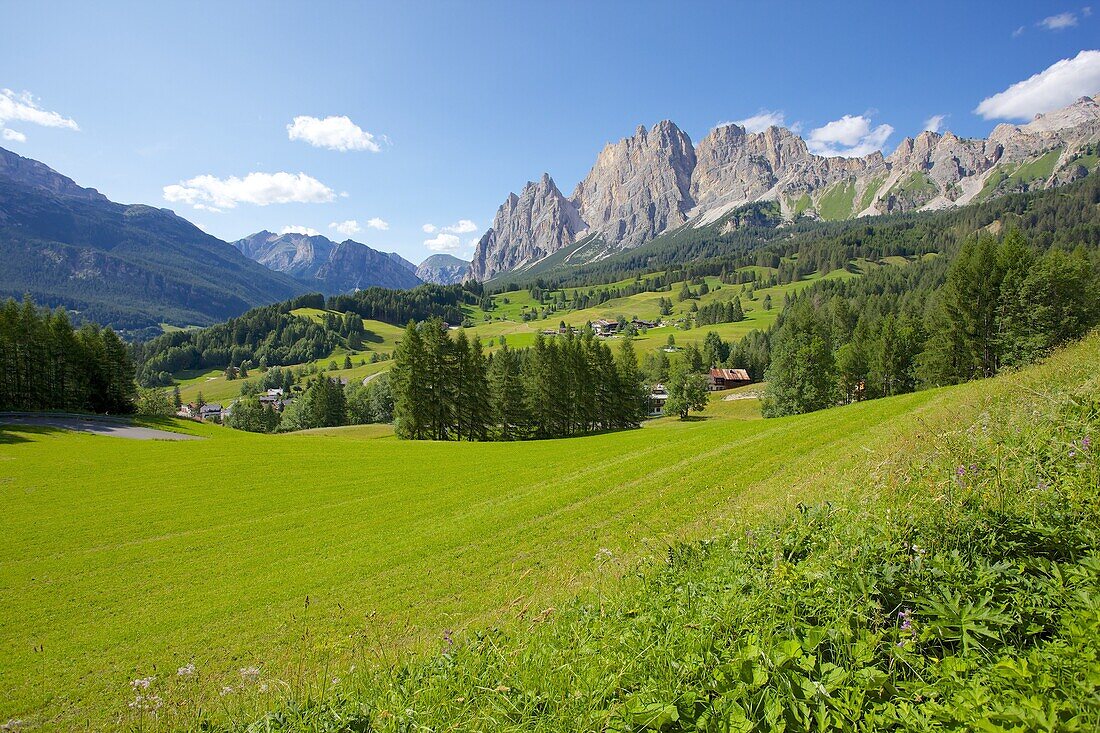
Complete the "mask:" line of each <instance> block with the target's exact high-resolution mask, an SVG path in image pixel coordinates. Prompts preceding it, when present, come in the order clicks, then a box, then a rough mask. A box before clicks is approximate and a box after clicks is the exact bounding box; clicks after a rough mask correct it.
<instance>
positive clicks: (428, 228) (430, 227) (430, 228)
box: [420, 224, 436, 234]
mask: <svg viewBox="0 0 1100 733" xmlns="http://www.w3.org/2000/svg"><path fill="white" fill-rule="evenodd" d="M420 228H421V229H422V230H423V231H424V233H425V234H435V231H436V226H435V224H425V225H424V226H422V227H420Z"/></svg>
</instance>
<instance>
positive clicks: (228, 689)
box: [220, 687, 233, 697]
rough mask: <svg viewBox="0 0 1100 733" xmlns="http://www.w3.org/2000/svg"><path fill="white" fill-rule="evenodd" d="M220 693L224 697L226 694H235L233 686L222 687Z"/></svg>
mask: <svg viewBox="0 0 1100 733" xmlns="http://www.w3.org/2000/svg"><path fill="white" fill-rule="evenodd" d="M220 694H221V696H222V697H225V696H226V695H232V694H233V688H232V687H223V688H222V689H221V693H220Z"/></svg>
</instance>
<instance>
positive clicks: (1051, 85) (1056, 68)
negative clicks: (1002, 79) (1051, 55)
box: [974, 51, 1100, 120]
mask: <svg viewBox="0 0 1100 733" xmlns="http://www.w3.org/2000/svg"><path fill="white" fill-rule="evenodd" d="M1097 90H1100V51H1082V52H1081V53H1079V54H1077V56H1075V57H1074V58H1072V59H1062V60H1061V61H1057V62H1055V63H1053V64H1051V65H1050V66H1049V67H1048V68H1047V69H1046V70H1044V71H1041V72H1039V73H1038V74H1035V75H1034V76H1032V77H1031V78H1029V79H1025V80H1023V81H1020V82H1016V83H1015V84H1013V85H1012V86H1010V87H1009V88H1008V89H1005V90H1004V91H1003V92H1000V93H999V94H994V95H993V96H992V97H986V98H985V99H983V100H982V102H981V104H979V105H978V106H977V107H976V108H975V109H974V113H975V114H979V115H981V116H982V117H984V118H985V119H987V120H996V119H1006V120H1029V119H1031V118H1032V117H1034V116H1035V115H1037V114H1040V113H1042V112H1049V111H1051V110H1052V109H1058V108H1059V107H1065V106H1066V105H1067V104H1069V103H1070V102H1072V101H1073V100H1075V99H1077V98H1078V97H1082V96H1085V95H1089V94H1095V93H1096V92H1097Z"/></svg>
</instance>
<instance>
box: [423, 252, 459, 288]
mask: <svg viewBox="0 0 1100 733" xmlns="http://www.w3.org/2000/svg"><path fill="white" fill-rule="evenodd" d="M469 269H470V263H469V262H467V261H466V260H460V259H458V258H457V257H455V256H454V255H448V254H438V255H432V256H431V257H429V258H428V259H426V260H424V261H423V262H421V263H420V266H419V267H417V268H416V276H417V277H418V278H420V279H421V280H423V281H424V282H426V283H435V284H436V285H457V284H459V283H461V282H462V281H463V280H464V279H465V277H466V272H467V271H468V270H469Z"/></svg>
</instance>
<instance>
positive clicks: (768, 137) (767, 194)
mask: <svg viewBox="0 0 1100 733" xmlns="http://www.w3.org/2000/svg"><path fill="white" fill-rule="evenodd" d="M696 156H697V158H698V164H697V166H696V168H695V171H694V173H693V174H692V178H691V193H692V197H693V198H694V199H695V203H696V209H695V210H694V211H692V212H691V213H692V216H696V215H701V216H702V217H703V219H702V221H703V222H704V223H710V222H711V221H714V220H716V219H718V218H720V217H721V215H722V214H724V213H726V212H727V211H729V210H731V209H733V208H736V207H737V206H741V205H744V204H747V203H751V202H753V201H760V200H775V199H779V200H785V199H789V198H797V197H799V196H801V195H803V194H813V193H814V192H816V191H819V190H821V189H823V188H825V187H827V186H829V185H831V184H834V183H837V182H840V181H847V180H849V179H852V178H857V177H867V176H869V175H873V174H874V173H877V172H880V171H882V170H883V169H884V168H885V162H884V160H883V158H882V154H881V153H873V154H871V155H868V156H866V157H863V158H840V157H834V158H826V157H822V156H819V155H814V154H812V153H811V152H810V151H809V148H807V146H806V142H805V141H804V140H803V139H802V138H800V137H799V136H798V135H795V134H794V133H793V132H791V131H790V130H788V129H786V128H783V127H774V126H773V127H769V128H768V129H766V130H764V131H762V132H758V133H749V132H746V131H745V128H743V127H740V126H739V125H721V126H719V127H716V128H715V129H714V130H712V131H711V132H710V134H708V135H707V136H706V137H704V138H703V139H702V140H700V141H699V147H698V148H697V150H696Z"/></svg>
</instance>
